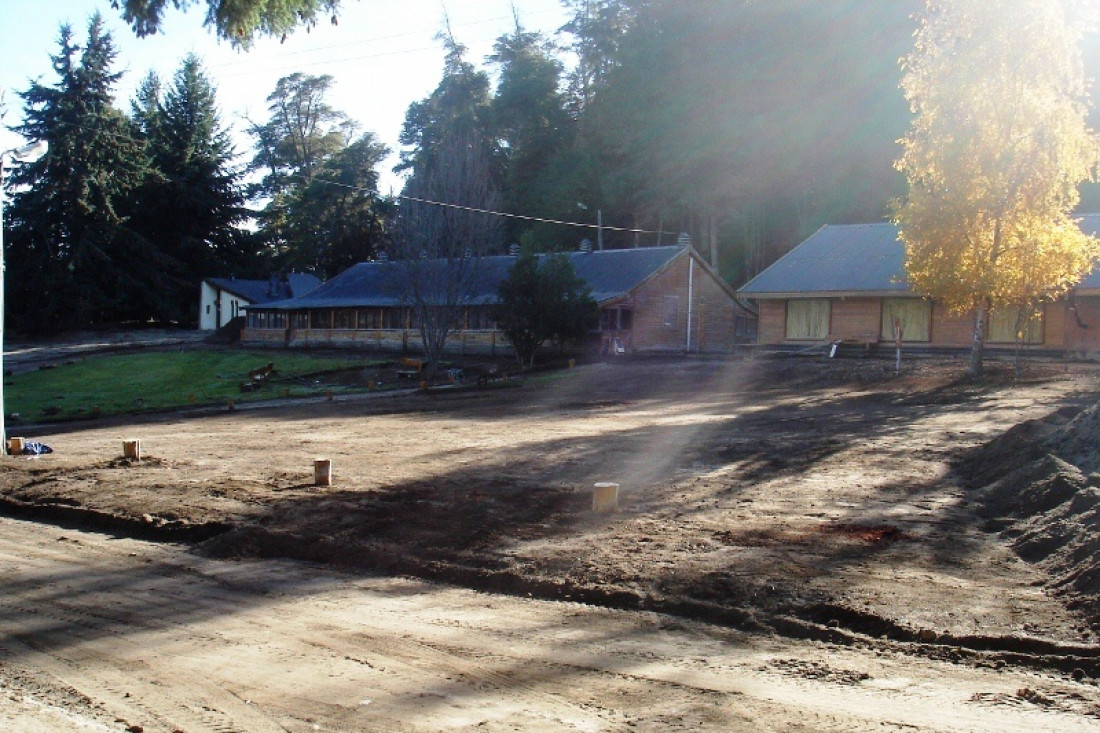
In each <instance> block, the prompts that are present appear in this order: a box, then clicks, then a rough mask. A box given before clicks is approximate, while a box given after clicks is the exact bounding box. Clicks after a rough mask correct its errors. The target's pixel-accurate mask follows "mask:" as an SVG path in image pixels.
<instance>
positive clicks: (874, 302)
mask: <svg viewBox="0 0 1100 733" xmlns="http://www.w3.org/2000/svg"><path fill="white" fill-rule="evenodd" d="M829 310H830V313H829V340H831V341H835V340H838V339H851V340H855V341H878V337H879V333H880V332H881V331H882V301H881V300H880V299H879V298H833V299H832V302H831V308H830V309H829Z"/></svg>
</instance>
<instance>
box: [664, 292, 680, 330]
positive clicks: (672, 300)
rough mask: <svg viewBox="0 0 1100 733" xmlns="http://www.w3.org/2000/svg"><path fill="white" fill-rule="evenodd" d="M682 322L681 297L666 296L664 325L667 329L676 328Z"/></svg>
mask: <svg viewBox="0 0 1100 733" xmlns="http://www.w3.org/2000/svg"><path fill="white" fill-rule="evenodd" d="M679 321H680V296H679V295H666V296H665V297H664V319H663V321H662V322H663V323H664V326H665V328H676V325H677V324H678V323H679Z"/></svg>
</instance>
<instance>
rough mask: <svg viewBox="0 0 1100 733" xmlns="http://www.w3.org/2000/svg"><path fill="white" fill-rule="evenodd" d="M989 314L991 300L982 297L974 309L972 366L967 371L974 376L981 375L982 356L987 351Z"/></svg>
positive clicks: (971, 348)
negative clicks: (986, 338)
mask: <svg viewBox="0 0 1100 733" xmlns="http://www.w3.org/2000/svg"><path fill="white" fill-rule="evenodd" d="M988 316H989V302H988V301H987V300H986V299H985V298H982V299H981V300H980V301H978V307H977V308H976V309H975V311H974V343H973V344H972V345H971V347H970V366H969V367H967V370H966V373H967V374H969V375H970V376H972V377H978V376H981V373H982V356H983V352H984V351H985V322H986V320H987V318H988Z"/></svg>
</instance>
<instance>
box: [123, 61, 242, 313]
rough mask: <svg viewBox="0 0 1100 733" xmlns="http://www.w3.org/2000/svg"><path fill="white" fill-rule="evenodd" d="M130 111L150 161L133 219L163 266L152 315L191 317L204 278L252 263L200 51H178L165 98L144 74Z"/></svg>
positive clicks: (226, 141)
mask: <svg viewBox="0 0 1100 733" xmlns="http://www.w3.org/2000/svg"><path fill="white" fill-rule="evenodd" d="M132 118H133V120H134V123H135V125H136V126H137V127H138V128H139V129H140V130H141V131H142V133H143V134H144V136H145V139H146V140H147V142H148V153H149V162H150V164H151V168H152V172H151V175H150V176H149V178H148V179H147V181H146V184H145V185H144V186H143V187H142V189H141V191H140V193H139V195H138V196H137V197H135V206H134V213H133V220H134V221H135V226H137V227H138V228H140V229H141V230H142V231H143V232H144V233H145V235H146V237H147V238H148V239H149V240H150V241H151V242H153V243H154V244H155V245H156V247H157V248H158V249H159V250H160V252H161V253H162V254H163V255H164V256H165V258H166V264H167V266H168V269H167V272H166V276H167V277H168V283H167V292H166V293H165V297H164V299H163V303H162V305H163V307H162V310H161V312H160V313H159V314H158V316H159V317H160V318H161V319H165V320H179V321H183V322H186V323H189V324H190V323H195V322H197V317H198V283H199V282H201V280H202V278H204V277H209V276H210V275H214V274H220V273H226V272H241V271H242V270H244V271H247V270H248V269H250V268H249V265H250V264H251V263H250V262H249V253H248V252H247V250H246V249H245V245H244V241H245V239H244V238H243V237H242V236H241V232H240V230H239V228H238V227H239V225H240V224H241V223H242V222H243V221H244V219H245V218H246V213H247V212H246V210H245V209H244V195H243V192H242V190H241V187H240V185H239V184H238V182H237V171H236V170H235V169H234V167H233V158H234V151H233V147H232V144H231V142H230V138H229V131H228V130H227V129H226V128H225V127H223V126H222V124H221V121H220V119H219V116H218V109H217V100H216V93H215V90H214V86H213V84H212V83H211V82H210V80H209V78H208V77H207V76H206V75H205V73H204V72H203V69H202V64H201V62H200V60H199V58H198V57H197V56H195V55H194V54H191V55H189V56H187V57H185V58H184V60H183V62H182V63H181V65H180V68H179V70H178V71H177V72H176V75H175V78H174V79H173V83H172V85H171V87H169V89H168V90H167V91H166V92H165V93H164V95H163V99H161V98H160V94H159V83H158V82H157V80H156V78H155V77H153V76H150V77H148V78H147V79H146V81H145V82H144V83H143V84H142V86H141V87H140V88H139V90H138V94H137V98H136V99H135V101H134V103H133V105H132Z"/></svg>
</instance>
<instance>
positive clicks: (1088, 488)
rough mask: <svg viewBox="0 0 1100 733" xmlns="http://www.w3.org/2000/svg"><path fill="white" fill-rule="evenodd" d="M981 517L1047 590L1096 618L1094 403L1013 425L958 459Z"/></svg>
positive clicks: (1097, 440) (1098, 479)
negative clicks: (1038, 571) (1038, 570)
mask: <svg viewBox="0 0 1100 733" xmlns="http://www.w3.org/2000/svg"><path fill="white" fill-rule="evenodd" d="M961 468H962V470H963V472H964V474H965V475H966V476H967V477H968V478H969V480H970V482H971V485H972V486H974V488H975V494H976V497H977V498H978V499H979V501H980V502H981V504H982V506H983V514H984V515H985V516H986V517H987V518H988V520H989V521H988V523H987V527H988V528H990V529H994V530H1000V531H1001V532H1002V534H1003V536H1004V537H1006V538H1007V539H1009V540H1010V541H1011V543H1012V546H1013V547H1014V549H1015V550H1016V552H1017V553H1018V554H1019V555H1020V557H1022V558H1024V559H1025V560H1028V561H1029V562H1033V563H1037V564H1039V565H1040V566H1042V567H1043V568H1044V569H1045V570H1046V571H1047V573H1048V574H1049V575H1050V583H1049V587H1051V588H1052V589H1054V590H1056V591H1059V592H1062V593H1065V594H1067V595H1069V596H1071V601H1072V603H1073V605H1076V606H1080V607H1084V608H1086V609H1087V610H1088V611H1089V612H1090V615H1091V616H1092V617H1093V618H1094V619H1095V618H1096V617H1097V615H1098V613H1100V601H1098V600H1097V595H1098V594H1100V472H1098V471H1100V403H1097V404H1094V405H1092V406H1091V407H1088V408H1086V409H1084V410H1080V411H1076V410H1073V409H1068V410H1062V411H1059V412H1056V413H1054V414H1053V415H1051V416H1050V417H1049V418H1046V419H1043V420H1031V421H1027V422H1024V423H1021V424H1019V425H1017V426H1016V427H1014V428H1012V429H1011V430H1009V431H1008V432H1006V433H1005V434H1004V435H1002V436H1001V437H999V438H997V439H995V440H993V441H991V442H990V443H988V444H987V445H985V446H984V447H982V448H981V449H980V450H978V451H976V452H975V453H974V454H973V455H971V456H969V457H968V458H967V459H966V460H965V461H963V463H962V466H961Z"/></svg>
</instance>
